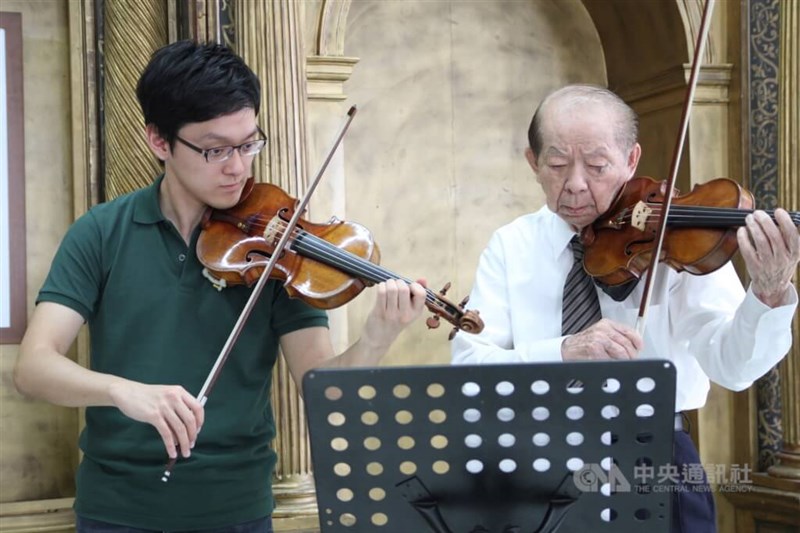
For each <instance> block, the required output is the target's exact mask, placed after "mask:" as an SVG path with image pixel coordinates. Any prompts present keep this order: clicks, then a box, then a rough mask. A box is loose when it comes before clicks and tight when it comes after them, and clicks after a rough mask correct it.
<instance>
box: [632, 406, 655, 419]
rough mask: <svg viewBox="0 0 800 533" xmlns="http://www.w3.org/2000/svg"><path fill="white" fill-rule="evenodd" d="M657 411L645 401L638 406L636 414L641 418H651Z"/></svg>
mask: <svg viewBox="0 0 800 533" xmlns="http://www.w3.org/2000/svg"><path fill="white" fill-rule="evenodd" d="M655 412H656V410H655V408H654V407H653V406H652V405H650V404H649V403H643V404H641V405H637V406H636V416H638V417H639V418H650V417H651V416H653V414H654V413H655Z"/></svg>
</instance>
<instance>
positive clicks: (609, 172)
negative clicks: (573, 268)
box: [525, 102, 641, 230]
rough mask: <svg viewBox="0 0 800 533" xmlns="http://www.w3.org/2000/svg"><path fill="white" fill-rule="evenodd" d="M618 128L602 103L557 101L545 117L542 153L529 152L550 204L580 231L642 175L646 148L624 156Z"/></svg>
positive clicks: (548, 108)
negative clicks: (638, 169) (639, 168)
mask: <svg viewBox="0 0 800 533" xmlns="http://www.w3.org/2000/svg"><path fill="white" fill-rule="evenodd" d="M618 124H619V121H618V120H616V117H615V115H614V114H613V112H611V111H609V110H607V109H606V108H605V107H603V106H602V105H601V104H596V103H581V104H572V105H568V104H567V103H561V102H552V103H551V104H549V105H548V106H547V108H546V109H545V110H544V115H543V117H542V129H541V131H542V153H541V154H533V152H532V151H531V150H530V149H528V150H526V153H525V155H526V157H527V159H528V162H529V163H530V165H531V168H533V171H534V172H535V173H536V178H537V180H538V181H539V183H540V184H541V186H542V189H544V193H545V196H546V197H547V206H548V207H549V208H550V210H551V211H553V212H554V213H556V214H558V215H559V216H560V217H561V218H562V219H564V220H565V221H566V222H567V223H568V224H570V225H571V226H573V227H574V228H575V229H576V230H580V229H582V228H583V227H585V226H588V225H590V224H591V223H592V222H594V221H595V220H596V219H597V217H599V216H600V215H601V214H603V213H604V212H605V211H606V210H608V208H609V207H610V206H611V201H612V200H613V199H614V196H615V195H616V193H617V191H618V190H619V189H620V187H622V185H623V184H624V183H625V182H626V181H627V180H628V179H630V178H631V177H633V174H634V172H635V171H636V165H637V164H638V163H639V155H640V154H641V147H640V146H639V145H638V144H636V145H634V147H633V148H632V149H631V150H630V151H629V152H627V153H626V152H624V151H623V148H622V147H620V146H619V144H618V143H617V135H616V132H615V128H617V127H619V126H618Z"/></svg>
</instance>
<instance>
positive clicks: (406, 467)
mask: <svg viewBox="0 0 800 533" xmlns="http://www.w3.org/2000/svg"><path fill="white" fill-rule="evenodd" d="M416 471H417V465H416V464H415V463H413V462H411V461H403V462H402V463H400V472H402V473H403V474H405V475H407V476H410V475H411V474H413V473H415V472H416Z"/></svg>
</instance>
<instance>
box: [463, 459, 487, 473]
mask: <svg viewBox="0 0 800 533" xmlns="http://www.w3.org/2000/svg"><path fill="white" fill-rule="evenodd" d="M466 468H467V472H469V473H470V474H480V473H481V472H483V462H481V461H479V460H477V459H470V460H469V461H467V465H466Z"/></svg>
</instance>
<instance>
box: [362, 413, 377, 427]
mask: <svg viewBox="0 0 800 533" xmlns="http://www.w3.org/2000/svg"><path fill="white" fill-rule="evenodd" d="M361 423H362V424H364V425H365V426H374V425H375V424H377V423H378V413H376V412H375V411H364V412H363V413H361Z"/></svg>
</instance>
